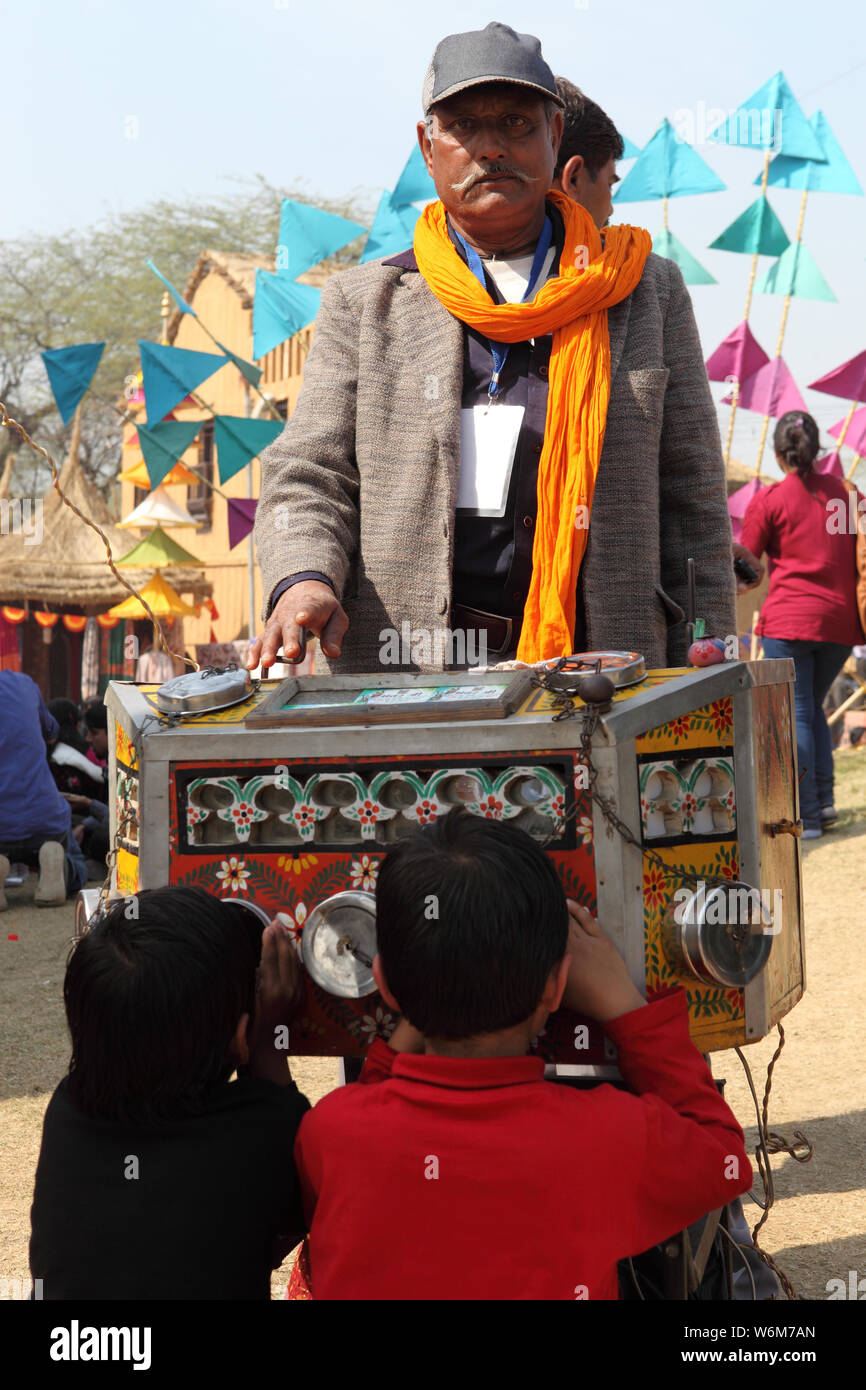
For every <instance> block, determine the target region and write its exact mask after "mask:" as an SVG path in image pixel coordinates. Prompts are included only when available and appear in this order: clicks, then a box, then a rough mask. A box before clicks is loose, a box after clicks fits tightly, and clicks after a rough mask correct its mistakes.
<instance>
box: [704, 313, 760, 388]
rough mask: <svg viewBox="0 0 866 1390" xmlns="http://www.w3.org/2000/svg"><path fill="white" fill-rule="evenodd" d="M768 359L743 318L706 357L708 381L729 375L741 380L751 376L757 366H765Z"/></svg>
mask: <svg viewBox="0 0 866 1390" xmlns="http://www.w3.org/2000/svg"><path fill="white" fill-rule="evenodd" d="M769 360H770V359H769V357H768V356H767V354H766V353H765V351H764V349H763V348H762V347H761V345H760V343H759V342H758V341H757V339H756V338H755V337H754V335H753V333H752V330H751V328H750V327H749V324H748V321H747V320H746V319H743V322H742V323H740V324H737V327H736V328H735V329H734V331H733V333H729V334H728V336H727V338H725V339H724V340H723V341H722V342H721V343H719V346H718V347H717V348H716V350H715V352H714V353H712V355H711V356H710V357H708V358H707V376H708V377H709V378H710V381H727V380H728V378H729V377H736V379H737V381H740V382H743V381H745V380H746V377H749V376H753V375H754V373H755V372H757V371H758V370H759V368H761V367H763V366H766V364H767V363H768V362H769Z"/></svg>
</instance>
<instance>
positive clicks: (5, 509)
mask: <svg viewBox="0 0 866 1390" xmlns="http://www.w3.org/2000/svg"><path fill="white" fill-rule="evenodd" d="M0 535H3V536H23V537H24V544H25V545H41V544H42V498H41V497H12V498H8V497H4V498H2V499H0Z"/></svg>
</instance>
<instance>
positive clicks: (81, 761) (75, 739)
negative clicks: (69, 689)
mask: <svg viewBox="0 0 866 1390" xmlns="http://www.w3.org/2000/svg"><path fill="white" fill-rule="evenodd" d="M48 710H49V713H50V714H52V715H53V716H54V718H55V719H56V720H57V725H58V733H57V741H56V743H54V744H53V746H52V748H51V751H50V754H49V763H50V766H51V775H52V776H53V778H54V781H55V783H56V784H57V790H58V791H59V792H61V794H63V795H65V794H66V793H67V792H71V793H73V794H74V795H76V796H88V797H90V796H94V797H95V796H98V797H99V800H104V799H105V791H106V783H105V770H104V768H102V767H101V766H100V765H99V763H98V762H97V761H96V760H95V759H94V758H91V757H89V756H88V749H89V747H90V741H89V739H85V738H84V737H83V736H82V735H81V733H80V731H79V724H80V722H81V711H80V710H79V708H78V705H76V704H75V701H74V700H65V699H60V700H49V702H48Z"/></svg>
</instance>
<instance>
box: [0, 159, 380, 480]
mask: <svg viewBox="0 0 866 1390" xmlns="http://www.w3.org/2000/svg"><path fill="white" fill-rule="evenodd" d="M235 182H237V183H238V184H240V185H241V188H240V190H239V191H238V192H236V193H232V194H229V195H226V196H224V197H222V198H212V199H207V198H186V199H178V200H168V199H159V200H157V201H155V202H152V203H148V204H146V205H145V206H143V207H141V208H137V209H134V210H132V211H129V212H124V213H117V214H112V215H110V216H108V217H107V218H105V219H104V220H103V221H101V222H100V223H98V224H96V225H94V226H92V227H88V228H86V229H84V230H77V231H69V232H65V233H62V234H61V235H54V236H42V235H39V236H35V235H34V236H30V237H19V238H17V239H16V240H14V241H5V242H0V283H2V285H3V296H2V301H0V400H2V401H3V403H4V404H5V406H6V408H7V410H8V412H9V414H10V415H11V416H12V417H13V418H14V419H16V420H19V421H20V422H21V424H22V425H23V426H24V428H25V429H26V430H27V431H28V433H30V434H31V435H32V437H33V438H34V440H36V441H37V442H38V443H39V444H41V445H42V446H43V448H45V449H47V450H48V451H49V453H50V454H52V456H53V457H54V459H55V460H56V461H57V463H58V465H59V464H60V463H61V462H62V460H63V458H64V456H65V454H66V451H67V448H68V441H69V430H70V427H68V426H67V427H64V426H63V424H62V422H61V420H60V416H59V414H58V412H57V408H56V406H55V404H54V398H53V396H52V394H51V390H50V387H49V385H48V378H47V376H46V373H45V367H44V364H43V362H42V360H41V358H40V356H39V354H40V352H42V351H44V350H45V349H46V348H60V347H67V346H69V345H71V344H73V343H85V342H99V341H104V342H105V344H106V348H105V352H104V353H103V356H102V361H101V362H100V365H99V367H98V369H97V372H96V375H95V377H94V379H93V382H92V384H91V387H90V390H89V391H88V393H87V395H86V396H85V398H84V407H83V410H82V421H81V458H82V463H83V465H84V467H85V469H86V470H87V471H88V473H89V474H90V476H91V477H92V478H93V480H94V481H95V482H96V483H97V485H98V486H100V487H102V488H103V489H104V490H105V489H107V488H108V486H109V485H110V483H111V480H112V479H113V478H114V477H115V475H116V473H117V469H118V463H119V458H120V441H121V428H122V419H121V416H120V415H119V414H118V413H117V410H116V405H117V403H118V400H119V399H120V398H121V396H122V393H123V386H124V382H125V379H126V378H127V377H128V376H129V374H130V373H131V372H134V371H137V370H138V367H139V356H138V339H139V338H149V339H152V340H154V341H158V340H159V337H160V334H161V331H162V322H161V319H160V304H161V300H162V294H163V287H162V285H161V284H160V282H159V280H157V278H156V276H155V275H154V274H153V273H152V271H150V270H149V269H148V267H147V266H146V265H145V261H146V260H147V259H148V258H149V259H150V260H152V261H153V262H154V264H155V265H157V266H159V268H160V270H161V271H162V273H163V275H165V276H166V277H167V278H168V279H169V280H171V282H172V284H174V285H175V286H176V287H177V289H178V290H180V292H181V293H183V288H184V286H185V284H186V282H187V280H188V278H189V276H190V274H191V273H192V270H193V267H194V266H195V263H196V261H197V260H198V257H199V255H200V253H201V252H202V251H203V250H205V249H208V250H215V251H223V252H226V253H231V254H237V253H239V252H243V253H246V254H250V255H266V256H273V255H274V254H275V250H276V244H277V238H278V235H279V222H280V204H281V202H282V200H283V198H294V199H296V200H297V201H299V202H305V203H311V204H315V206H317V207H321V208H324V209H325V210H326V211H328V212H334V213H338V214H340V215H341V216H343V217H349V218H351V219H353V220H354V221H356V222H360V223H361V224H362V225H364V226H369V225H370V223H371V221H372V211H371V206H370V203H371V197H370V195H369V194H368V193H366V192H365V191H364V190H356V191H355V192H354V193H352V194H350V195H348V196H347V197H345V198H342V199H326V198H318V197H315V196H313V195H311V194H310V193H309V192H307V191H306V190H305V189H303V188H297V187H292V188H277V187H275V186H274V185H273V184H271V183H269V182H268V180H267V179H265V178H264V176H263V175H261V174H256V175H255V176H254V177H253V178H252V179H237V180H235ZM362 247H363V238H362V237H359V238H357V240H356V241H354V242H353V243H352V244H351V245H350V246H348V247H346V248H344V249H343V250H342V251H340V252H339V253H338V254H337V255H336V256H334V257H333V258H332V260H331V261H329V262H328V263H327V264H328V265H329V266H332V267H333V268H334V269H342V268H345V267H347V266H349V265H353V264H354V263H355V262H356V261H357V260H358V258H359V256H360V254H361V249H362ZM10 452H11V453H16V454H17V462H16V464H15V466H14V469H13V474H12V480H11V492H12V494H13V495H19V496H23V495H30V496H34V495H37V494H38V493H40V492H42V491H44V489H45V487H47V485H48V483H49V480H50V472H49V469H48V466H47V465H46V464H45V463H44V462H43V461H42V460H41V459H40V458H39V456H38V455H36V454H35V453H34V452H33V450H31V449H30V448H29V446H27V445H26V444H24V443H23V442H22V440H21V438H20V436H19V435H17V434H15V433H13V432H12V431H11V430H0V475H2V472H3V467H4V464H5V461H6V457H7V455H8V454H9V453H10Z"/></svg>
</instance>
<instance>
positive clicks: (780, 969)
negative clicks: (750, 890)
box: [752, 684, 806, 1025]
mask: <svg viewBox="0 0 866 1390" xmlns="http://www.w3.org/2000/svg"><path fill="white" fill-rule="evenodd" d="M752 701H753V705H752V708H753V719H754V751H755V813H756V819H757V828H758V856H759V862H760V886H761V889H762V891H764V892H766V891H767V890H769V891H770V892H771V893H772V894H773V895H774V901H775V902H776V903H778V904H780V906H781V915H782V929H781V931H780V932H779V933H778V935H777V936H776V937H775V939H774V941H773V949H772V951H771V952H770V959H769V961H768V962H767V966H766V969H765V970H764V981H765V988H766V992H767V995H766V997H767V1012H768V1018H769V1022H770V1024H771V1025H772V1024H775V1023H776V1022H778V1020H779V1019H780V1018H782V1017H784V1015H785V1014H786V1013H788V1012H789V1011H790V1010H791V1009H793V1007H794V1005H795V1004H796V1003H797V1000H798V999H800V998H801V997H802V994H803V990H804V989H805V985H806V967H805V949H804V939H803V892H802V883H801V877H800V844H799V840H797V839H796V838H795V837H794V836H793V835H776V836H771V834H770V830H769V827H770V825H771V824H772V823H773V822H775V821H779V820H783V819H786V820H796V819H797V817H798V815H799V795H798V782H797V747H796V738H795V727H796V725H795V717H794V691H793V686H792V685H788V684H784V685H764V686H757V687H756V688H755V689H754V691H753V693H752ZM777 892H778V893H779V894H780V895H781V897H780V898H775V894H776V893H777Z"/></svg>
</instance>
